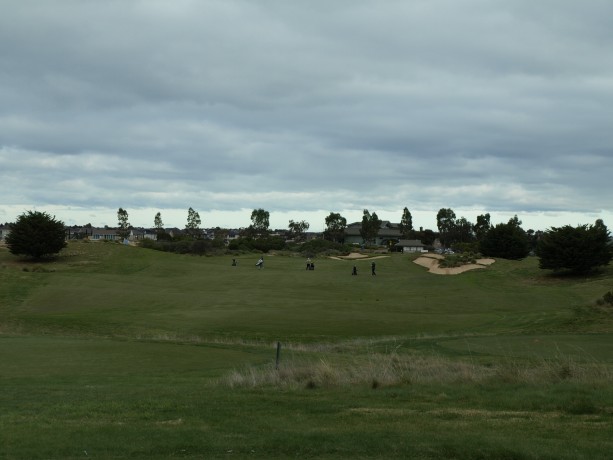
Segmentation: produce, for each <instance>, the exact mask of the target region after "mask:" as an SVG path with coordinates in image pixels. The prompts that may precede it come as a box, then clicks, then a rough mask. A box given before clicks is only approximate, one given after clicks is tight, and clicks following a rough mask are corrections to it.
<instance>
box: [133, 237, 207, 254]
mask: <svg viewBox="0 0 613 460" xmlns="http://www.w3.org/2000/svg"><path fill="white" fill-rule="evenodd" d="M140 246H141V247H143V248H146V249H154V250H156V251H164V252H172V253H175V254H196V255H199V256H202V255H204V254H207V253H209V252H211V251H213V250H215V245H214V244H213V242H212V241H211V240H191V239H184V240H175V241H168V240H162V241H154V240H143V241H141V243H140Z"/></svg>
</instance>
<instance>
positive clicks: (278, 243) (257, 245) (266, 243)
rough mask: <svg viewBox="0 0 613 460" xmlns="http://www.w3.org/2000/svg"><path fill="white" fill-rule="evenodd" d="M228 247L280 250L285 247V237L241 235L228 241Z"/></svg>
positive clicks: (266, 250)
mask: <svg viewBox="0 0 613 460" xmlns="http://www.w3.org/2000/svg"><path fill="white" fill-rule="evenodd" d="M228 249H230V250H231V251H260V252H268V251H273V250H274V251H281V250H283V249H285V239H283V238H282V237H280V236H267V237H264V238H250V237H243V238H238V239H236V240H232V241H230V244H229V245H228Z"/></svg>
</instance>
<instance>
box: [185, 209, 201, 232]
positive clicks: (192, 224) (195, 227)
mask: <svg viewBox="0 0 613 460" xmlns="http://www.w3.org/2000/svg"><path fill="white" fill-rule="evenodd" d="M201 223H202V221H201V220H200V214H198V212H197V211H194V209H193V208H191V207H190V208H189V209H188V210H187V224H186V225H185V232H186V233H187V234H188V235H189V236H191V237H192V238H194V239H200V238H202V229H201V228H200V224H201Z"/></svg>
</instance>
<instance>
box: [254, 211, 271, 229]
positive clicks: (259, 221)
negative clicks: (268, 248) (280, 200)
mask: <svg viewBox="0 0 613 460" xmlns="http://www.w3.org/2000/svg"><path fill="white" fill-rule="evenodd" d="M269 226H270V213H269V212H268V211H266V210H264V209H262V208H259V209H254V210H253V211H252V212H251V229H252V230H253V233H254V234H255V235H258V236H266V235H268V232H269V230H268V227H269Z"/></svg>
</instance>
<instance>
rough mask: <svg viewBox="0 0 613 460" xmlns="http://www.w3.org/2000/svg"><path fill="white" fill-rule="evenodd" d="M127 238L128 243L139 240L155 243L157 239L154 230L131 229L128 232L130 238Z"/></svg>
mask: <svg viewBox="0 0 613 460" xmlns="http://www.w3.org/2000/svg"><path fill="white" fill-rule="evenodd" d="M128 238H129V240H130V241H140V240H153V241H156V240H157V239H158V234H157V232H156V231H155V229H148V228H133V229H131V230H130V236H129V237H128Z"/></svg>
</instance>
